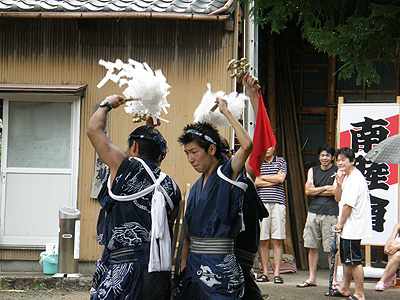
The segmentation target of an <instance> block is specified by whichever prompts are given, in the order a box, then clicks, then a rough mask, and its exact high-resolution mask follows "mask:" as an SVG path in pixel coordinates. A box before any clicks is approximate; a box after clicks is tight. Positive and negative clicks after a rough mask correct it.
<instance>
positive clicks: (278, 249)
mask: <svg viewBox="0 0 400 300" xmlns="http://www.w3.org/2000/svg"><path fill="white" fill-rule="evenodd" d="M271 240H272V244H273V245H274V263H275V270H274V277H275V276H280V273H281V264H282V255H283V244H282V240H275V239H271Z"/></svg>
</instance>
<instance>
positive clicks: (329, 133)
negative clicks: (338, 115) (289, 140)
mask: <svg viewBox="0 0 400 300" xmlns="http://www.w3.org/2000/svg"><path fill="white" fill-rule="evenodd" d="M335 73H336V57H335V56H330V57H329V71H328V110H327V114H326V121H327V124H326V143H327V144H328V145H331V146H335V108H334V107H333V106H332V105H329V104H333V103H335V97H336V76H335Z"/></svg>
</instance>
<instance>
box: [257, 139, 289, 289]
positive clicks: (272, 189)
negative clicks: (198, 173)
mask: <svg viewBox="0 0 400 300" xmlns="http://www.w3.org/2000/svg"><path fill="white" fill-rule="evenodd" d="M274 151H275V146H273V147H271V148H269V149H268V150H267V153H266V155H265V161H264V162H263V164H262V165H261V172H260V173H261V175H260V176H259V177H257V178H256V182H255V184H256V187H257V192H258V195H259V196H260V198H261V200H262V202H263V203H264V205H265V207H266V208H267V210H268V212H269V217H268V218H264V219H263V221H262V222H261V234H260V248H259V255H260V258H261V265H262V272H263V274H262V275H261V277H260V278H259V279H257V281H259V282H266V281H269V280H270V278H269V275H268V268H269V266H268V261H269V259H268V258H269V242H270V240H271V242H272V244H273V246H274V263H275V269H274V283H277V284H282V283H283V279H282V277H281V276H280V267H281V263H282V254H283V244H282V240H284V239H286V196H285V187H284V185H283V182H284V181H285V179H286V173H287V171H286V170H287V167H286V161H285V159H284V158H283V157H278V156H275V155H274Z"/></svg>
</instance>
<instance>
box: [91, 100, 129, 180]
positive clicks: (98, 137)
mask: <svg viewBox="0 0 400 300" xmlns="http://www.w3.org/2000/svg"><path fill="white" fill-rule="evenodd" d="M105 101H107V102H108V103H109V104H110V105H111V106H112V108H117V107H119V106H120V105H121V104H124V103H125V102H126V101H125V100H124V98H123V97H122V96H118V95H112V96H108V97H107V98H105ZM110 110H111V109H110V108H109V107H108V106H104V107H99V108H98V109H97V111H96V112H95V113H94V114H93V116H92V117H91V118H90V120H89V125H88V129H87V135H88V137H89V139H90V142H91V143H92V145H93V147H94V149H95V150H96V152H97V154H98V155H99V156H100V158H101V160H102V161H103V162H104V163H105V164H106V165H108V166H109V167H110V171H111V180H113V179H114V177H115V175H116V174H117V171H118V168H119V166H120V165H121V163H122V161H123V160H124V159H125V157H126V156H127V155H126V153H125V152H124V151H122V150H121V149H120V148H118V147H117V146H115V145H114V144H113V143H112V142H111V140H110V139H109V138H108V136H107V135H106V133H105V132H104V129H105V127H106V121H107V114H108V112H109V111H110Z"/></svg>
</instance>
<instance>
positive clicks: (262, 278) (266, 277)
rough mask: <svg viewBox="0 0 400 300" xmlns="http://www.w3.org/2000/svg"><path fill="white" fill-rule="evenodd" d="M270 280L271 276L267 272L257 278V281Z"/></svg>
mask: <svg viewBox="0 0 400 300" xmlns="http://www.w3.org/2000/svg"><path fill="white" fill-rule="evenodd" d="M268 281H269V278H268V276H267V275H265V274H262V275H261V276H260V278H257V282H268Z"/></svg>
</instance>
